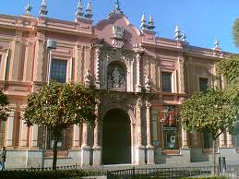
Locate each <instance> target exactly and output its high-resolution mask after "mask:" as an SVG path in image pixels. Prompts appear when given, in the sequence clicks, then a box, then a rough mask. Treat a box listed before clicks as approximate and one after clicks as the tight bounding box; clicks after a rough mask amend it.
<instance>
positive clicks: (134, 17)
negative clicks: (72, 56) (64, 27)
mask: <svg viewBox="0 0 239 179" xmlns="http://www.w3.org/2000/svg"><path fill="white" fill-rule="evenodd" d="M29 1H30V3H31V5H32V6H33V11H32V14H33V15H35V16H37V15H38V10H39V7H40V2H41V0H29ZM0 2H1V4H0V14H10V15H21V14H24V7H25V5H26V4H27V2H28V0H0ZM47 2H48V10H49V14H48V16H49V17H52V18H57V19H62V20H69V21H74V18H75V16H74V13H75V9H76V6H77V0H47ZM91 2H92V5H93V12H94V17H93V19H94V22H95V23H96V22H98V21H99V20H101V19H105V18H106V17H107V14H108V13H109V12H110V11H111V10H112V9H113V7H114V2H115V0H91ZM83 3H84V6H86V3H87V0H83ZM120 4H121V9H122V10H123V11H124V13H125V15H126V16H127V17H128V18H129V20H130V22H131V23H132V24H133V25H135V26H137V27H139V26H140V19H141V15H142V13H143V12H144V13H145V14H146V15H147V17H149V15H151V14H152V15H153V16H154V19H155V26H156V29H155V30H156V32H157V35H158V36H160V37H165V38H173V35H174V29H175V26H176V25H177V24H179V25H180V27H181V29H182V31H184V32H185V33H186V35H187V41H188V42H189V43H190V44H191V45H195V46H200V47H206V48H213V46H214V45H213V42H214V39H215V38H218V40H219V42H220V47H221V48H222V50H224V51H229V52H238V49H237V48H236V47H235V45H234V41H233V36H232V26H233V23H234V21H235V19H236V18H237V17H238V18H239V10H238V7H239V0H120Z"/></svg>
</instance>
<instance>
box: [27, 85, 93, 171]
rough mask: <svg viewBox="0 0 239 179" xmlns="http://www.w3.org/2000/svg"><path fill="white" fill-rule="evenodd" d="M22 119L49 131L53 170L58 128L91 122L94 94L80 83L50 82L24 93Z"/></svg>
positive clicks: (59, 132)
mask: <svg viewBox="0 0 239 179" xmlns="http://www.w3.org/2000/svg"><path fill="white" fill-rule="evenodd" d="M27 102H28V103H27V107H26V108H25V111H24V118H23V119H24V120H26V122H27V123H28V124H29V125H31V124H38V125H39V126H46V127H47V129H48V130H50V131H51V132H52V134H53V137H54V138H53V139H54V146H53V165H52V166H53V169H56V162H57V142H58V140H59V138H60V135H61V134H62V130H63V129H66V128H67V127H68V126H70V125H73V124H81V123H82V122H87V123H89V124H91V125H93V124H94V121H95V94H94V91H93V90H90V89H87V88H85V87H84V86H82V85H80V84H77V85H75V84H73V83H69V84H62V83H58V82H55V81H52V82H51V83H50V84H49V85H44V86H43V87H42V88H41V89H40V90H39V91H38V92H36V93H32V94H30V95H29V96H28V101H27Z"/></svg>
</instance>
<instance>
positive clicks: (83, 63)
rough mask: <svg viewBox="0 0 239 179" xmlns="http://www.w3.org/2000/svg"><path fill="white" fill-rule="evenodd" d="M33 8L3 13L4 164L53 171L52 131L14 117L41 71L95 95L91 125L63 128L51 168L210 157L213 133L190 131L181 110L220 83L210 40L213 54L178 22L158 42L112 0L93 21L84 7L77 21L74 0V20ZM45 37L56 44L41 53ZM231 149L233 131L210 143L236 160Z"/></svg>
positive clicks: (0, 141)
mask: <svg viewBox="0 0 239 179" xmlns="http://www.w3.org/2000/svg"><path fill="white" fill-rule="evenodd" d="M30 11H31V8H30V6H29V5H28V7H27V8H26V15H22V16H9V15H0V88H1V89H2V90H3V92H4V93H5V94H6V95H7V96H8V98H9V101H10V105H9V107H10V108H11V114H10V116H9V117H8V120H7V121H6V122H3V121H2V122H0V125H1V128H0V145H2V146H3V145H5V146H6V147H7V162H6V166H7V167H9V168H10V167H17V168H21V167H41V166H43V163H44V166H51V162H52V158H53V154H52V147H53V141H52V140H51V131H47V130H46V129H45V128H42V127H38V126H37V125H33V126H31V127H27V126H26V125H25V123H24V121H23V120H21V116H22V113H23V109H24V108H25V106H26V103H27V96H28V95H29V93H31V92H35V91H37V90H38V89H39V88H40V87H41V86H42V85H43V84H45V83H46V82H47V78H48V75H49V77H50V78H51V79H55V80H57V81H59V82H62V83H67V82H74V83H83V84H84V85H86V86H88V87H94V88H95V89H96V91H97V95H96V100H97V105H96V109H95V112H96V114H97V120H96V125H95V128H94V129H93V128H91V127H89V126H87V124H82V125H80V126H78V125H74V126H71V127H69V128H68V129H66V130H65V131H64V132H63V133H62V137H61V139H60V141H59V142H58V147H59V154H58V156H59V157H58V165H73V164H79V165H81V166H90V165H93V166H100V165H106V164H125V163H126V164H134V165H143V164H148V165H151V164H161V163H177V162H178V163H189V162H194V161H208V160H210V158H211V156H210V151H211V145H210V137H209V136H210V135H209V134H207V133H204V134H203V133H194V134H189V133H187V132H186V131H185V130H184V129H183V128H182V127H181V125H180V119H179V117H178V114H179V111H180V105H181V104H182V103H183V101H185V100H186V99H187V98H189V97H190V95H192V94H193V93H194V92H195V91H198V90H205V89H206V88H207V86H208V85H209V86H212V87H219V88H223V86H225V82H224V79H223V78H222V77H220V76H219V74H218V72H217V70H216V62H217V61H218V59H220V58H224V56H225V53H224V52H222V51H221V49H220V48H219V46H218V42H217V41H216V42H215V47H214V48H213V49H205V48H200V47H195V46H192V45H190V44H189V43H188V42H187V41H186V36H185V34H183V33H181V31H180V29H179V27H178V26H177V27H176V30H175V39H174V40H172V39H165V38H162V37H157V36H156V32H155V31H154V22H153V17H152V16H150V18H149V21H148V23H146V16H145V15H143V16H142V19H141V29H138V28H136V27H135V26H133V25H131V24H130V22H129V20H128V18H127V17H126V16H125V15H124V13H123V11H122V10H121V9H120V7H119V4H118V3H116V7H115V9H114V10H113V11H112V12H111V13H110V14H109V15H108V17H107V19H105V20H102V21H100V22H98V23H96V24H93V21H92V19H91V18H92V10H91V4H90V3H89V4H88V5H87V9H86V14H85V15H84V16H83V12H82V2H81V1H79V4H78V9H77V12H76V20H75V22H69V21H63V20H58V19H52V18H48V17H46V15H47V5H46V3H45V1H44V0H43V1H42V5H41V9H40V16H39V17H37V18H36V17H34V16H32V15H30ZM50 39H53V40H54V41H55V42H56V48H54V49H51V48H48V47H51V46H49V45H50V44H49V43H47V42H52V41H49V40H50ZM50 59H51V60H50ZM49 62H50V63H49ZM48 69H50V73H48ZM237 130H238V129H237ZM238 147H239V136H238V131H237V133H235V135H231V134H229V133H228V132H225V133H223V134H222V135H221V136H220V137H219V139H218V141H217V148H218V151H217V156H225V157H227V159H228V162H233V161H236V160H237V159H236V158H238V156H239V153H237V151H238V150H237V148H238Z"/></svg>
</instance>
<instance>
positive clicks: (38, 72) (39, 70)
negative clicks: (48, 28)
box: [33, 32, 46, 82]
mask: <svg viewBox="0 0 239 179" xmlns="http://www.w3.org/2000/svg"><path fill="white" fill-rule="evenodd" d="M45 51H46V47H45V34H44V33H40V32H38V34H37V41H36V49H35V59H34V72H33V81H37V82H43V81H46V68H45V66H44V64H45V63H46V62H45V63H44V60H46V59H45V57H46V53H45ZM44 74H45V75H44Z"/></svg>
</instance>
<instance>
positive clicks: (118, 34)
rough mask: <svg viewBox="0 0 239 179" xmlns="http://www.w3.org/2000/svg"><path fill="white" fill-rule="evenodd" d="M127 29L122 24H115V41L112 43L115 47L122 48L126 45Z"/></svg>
mask: <svg viewBox="0 0 239 179" xmlns="http://www.w3.org/2000/svg"><path fill="white" fill-rule="evenodd" d="M124 33H125V29H124V28H123V27H120V26H113V41H112V45H113V46H114V47H115V48H122V47H123V46H124V39H123V38H124Z"/></svg>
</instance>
